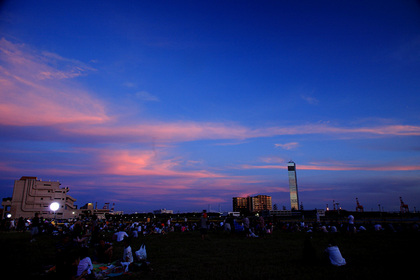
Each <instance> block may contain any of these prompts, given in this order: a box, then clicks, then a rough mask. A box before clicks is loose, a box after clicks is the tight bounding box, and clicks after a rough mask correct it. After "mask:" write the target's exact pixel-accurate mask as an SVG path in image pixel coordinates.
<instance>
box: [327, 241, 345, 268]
mask: <svg viewBox="0 0 420 280" xmlns="http://www.w3.org/2000/svg"><path fill="white" fill-rule="evenodd" d="M325 253H326V254H327V257H328V259H329V261H330V263H331V264H332V265H334V266H342V265H345V264H346V260H345V259H344V258H343V256H342V255H341V252H340V249H338V246H337V245H336V244H335V242H334V241H331V242H330V244H328V247H327V249H325Z"/></svg>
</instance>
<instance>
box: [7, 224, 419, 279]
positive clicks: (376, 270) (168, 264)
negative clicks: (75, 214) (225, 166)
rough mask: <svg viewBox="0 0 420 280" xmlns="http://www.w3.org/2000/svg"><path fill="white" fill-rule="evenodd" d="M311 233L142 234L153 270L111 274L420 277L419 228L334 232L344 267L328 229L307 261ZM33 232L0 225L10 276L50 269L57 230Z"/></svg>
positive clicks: (136, 243)
mask: <svg viewBox="0 0 420 280" xmlns="http://www.w3.org/2000/svg"><path fill="white" fill-rule="evenodd" d="M307 236H308V233H302V232H297V233H291V232H274V233H273V234H271V235H267V236H266V238H253V239H246V238H244V237H242V236H235V235H227V234H224V233H222V232H219V233H210V234H209V238H208V239H207V240H201V238H200V234H199V233H198V232H188V233H170V234H168V235H165V236H157V235H150V236H145V237H141V238H138V239H134V240H133V242H132V246H131V247H132V248H133V251H135V250H137V249H138V248H139V247H140V245H141V244H142V243H144V244H146V248H147V253H148V259H149V261H150V262H151V267H152V268H153V271H152V272H136V273H131V274H129V275H123V276H119V277H113V278H110V279H380V278H383V277H387V278H390V277H391V276H396V275H400V276H403V275H411V273H415V274H416V275H417V276H416V277H418V272H417V271H418V269H419V260H420V258H419V249H420V239H419V237H420V233H418V232H415V233H413V232H410V233H408V232H407V233H385V232H381V233H375V232H371V233H368V232H366V233H358V234H355V235H353V236H349V235H347V234H341V233H340V234H336V235H334V239H335V240H336V241H337V243H338V245H339V248H340V250H341V253H342V255H343V257H344V258H345V259H346V261H347V265H345V266H342V267H332V266H330V265H328V264H327V263H325V262H324V261H323V258H322V256H323V254H322V253H323V250H324V249H325V247H326V246H327V244H328V240H329V238H330V237H331V234H330V233H320V232H319V233H318V232H317V233H313V234H312V244H313V246H314V247H315V249H316V252H317V258H316V259H313V260H312V261H311V262H310V263H309V264H305V263H303V261H302V258H303V246H304V241H305V238H306V237H307ZM29 239H30V237H29V233H17V232H3V233H0V246H1V247H0V248H1V252H2V267H3V271H4V272H6V271H9V272H13V278H16V277H21V278H22V279H41V278H44V279H50V278H51V277H49V276H51V274H50V275H49V276H46V275H42V272H43V271H44V270H45V269H46V267H48V265H52V264H54V257H55V244H56V243H57V242H58V239H57V237H52V236H47V235H41V236H39V237H38V238H37V240H36V242H32V243H31V242H29ZM122 251H123V247H122V245H120V244H117V245H115V250H114V259H119V258H121V257H122ZM411 276H412V275H411ZM410 278H411V277H410Z"/></svg>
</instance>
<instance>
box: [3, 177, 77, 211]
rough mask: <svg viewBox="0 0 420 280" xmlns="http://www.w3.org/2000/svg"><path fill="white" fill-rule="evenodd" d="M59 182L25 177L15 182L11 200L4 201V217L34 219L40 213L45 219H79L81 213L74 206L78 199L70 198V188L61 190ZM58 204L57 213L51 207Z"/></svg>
mask: <svg viewBox="0 0 420 280" xmlns="http://www.w3.org/2000/svg"><path fill="white" fill-rule="evenodd" d="M60 185H61V184H60V182H58V181H42V180H38V178H37V177H28V176H24V177H22V178H20V179H19V180H15V184H14V187H13V196H12V199H11V200H3V202H2V206H3V209H4V213H3V217H7V215H8V214H10V217H11V218H12V219H17V218H19V217H23V218H32V217H34V215H35V213H39V216H40V217H43V218H47V219H50V218H54V217H55V218H57V219H69V218H77V217H78V215H79V212H78V211H77V206H75V205H74V202H75V201H76V199H74V198H73V197H71V196H69V195H68V194H67V193H68V192H69V188H60ZM53 202H57V203H58V204H59V207H58V209H57V210H56V211H52V210H51V209H50V205H51V203H53Z"/></svg>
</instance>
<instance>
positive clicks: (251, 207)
mask: <svg viewBox="0 0 420 280" xmlns="http://www.w3.org/2000/svg"><path fill="white" fill-rule="evenodd" d="M232 203H233V211H234V212H243V211H249V212H251V213H253V212H260V211H263V210H272V204H271V196H268V195H257V196H248V197H234V198H232Z"/></svg>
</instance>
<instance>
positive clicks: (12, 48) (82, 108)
mask: <svg viewBox="0 0 420 280" xmlns="http://www.w3.org/2000/svg"><path fill="white" fill-rule="evenodd" d="M53 59H55V61H52V60H53ZM57 59H59V56H55V57H54V56H52V55H51V54H50V55H49V56H46V55H43V54H42V53H39V52H36V51H34V50H32V49H30V48H29V47H27V46H25V45H18V44H13V43H11V42H9V41H7V40H6V39H4V38H2V39H0V61H1V62H2V66H0V101H1V102H0V103H1V105H0V124H3V125H15V126H23V125H38V126H39V125H55V124H68V123H75V122H83V123H88V124H97V123H102V122H104V121H107V120H109V119H110V118H109V117H108V116H107V115H106V113H105V107H104V105H103V104H102V102H100V101H99V100H97V99H94V98H92V97H91V95H90V94H89V93H88V92H87V91H85V90H83V89H81V87H80V86H78V85H77V84H75V83H71V82H70V81H64V80H68V79H71V78H74V77H77V76H80V75H82V73H84V72H87V71H92V69H91V68H89V67H87V66H85V65H84V64H82V63H80V62H77V61H70V60H64V59H62V58H61V60H64V64H65V67H64V68H65V69H57V61H56V60H57ZM58 62H61V61H58Z"/></svg>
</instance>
